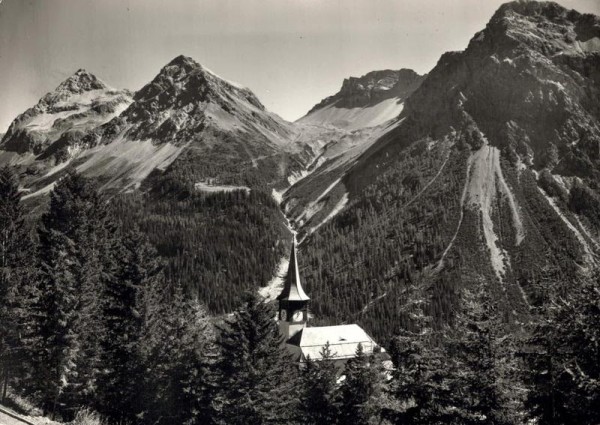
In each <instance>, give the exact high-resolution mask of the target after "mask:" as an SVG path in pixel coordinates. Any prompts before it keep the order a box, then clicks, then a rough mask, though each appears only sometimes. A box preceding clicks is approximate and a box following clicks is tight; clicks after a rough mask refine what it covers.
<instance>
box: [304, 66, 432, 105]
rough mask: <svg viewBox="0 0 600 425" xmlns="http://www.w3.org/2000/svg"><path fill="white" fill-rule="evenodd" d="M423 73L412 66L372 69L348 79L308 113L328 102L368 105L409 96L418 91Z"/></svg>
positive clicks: (329, 103)
mask: <svg viewBox="0 0 600 425" xmlns="http://www.w3.org/2000/svg"><path fill="white" fill-rule="evenodd" d="M422 79H423V76H421V75H419V74H417V73H416V72H415V71H413V70H412V69H400V70H391V69H386V70H380V71H371V72H369V73H367V74H365V75H363V76H362V77H349V78H346V79H344V82H343V83H342V88H341V89H340V91H339V92H338V93H336V94H335V95H333V96H330V97H327V98H325V99H323V100H322V101H321V102H320V103H319V104H317V105H315V106H314V107H313V108H312V109H311V110H310V111H309V112H308V113H309V114H310V113H311V112H314V111H316V110H318V109H321V108H323V107H325V106H327V105H331V104H335V106H336V107H338V108H357V107H365V106H370V105H373V104H376V103H378V102H381V101H382V100H385V99H390V98H394V97H406V96H407V95H409V94H410V93H412V91H414V90H415V89H416V88H417V87H418V86H419V84H420V82H421V81H422Z"/></svg>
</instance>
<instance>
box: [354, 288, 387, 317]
mask: <svg viewBox="0 0 600 425" xmlns="http://www.w3.org/2000/svg"><path fill="white" fill-rule="evenodd" d="M386 296H387V292H384V293H383V294H381V295H379V296H378V297H376V298H373V299H372V300H371V301H369V302H368V303H367V304H366V305H365V306H364V307H363V308H362V310H361V311H360V312H359V313H358V315H359V316H361V315H363V314H365V313H366V312H367V311H368V310H369V309H370V308H371V307H372V306H373V304H375V303H376V302H377V301H379V300H382V299H383V298H385V297H386Z"/></svg>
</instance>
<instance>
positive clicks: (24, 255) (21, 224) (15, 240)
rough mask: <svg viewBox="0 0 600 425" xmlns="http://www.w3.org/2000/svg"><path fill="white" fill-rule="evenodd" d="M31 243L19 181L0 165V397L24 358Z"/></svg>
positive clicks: (4, 392)
mask: <svg viewBox="0 0 600 425" xmlns="http://www.w3.org/2000/svg"><path fill="white" fill-rule="evenodd" d="M31 256H32V243H31V240H30V238H29V231H28V229H27V227H26V226H25V220H24V211H23V207H22V205H21V194H20V193H19V184H18V180H17V177H16V175H15V174H14V172H13V170H12V169H10V168H8V167H4V168H2V169H0V377H1V378H2V380H1V381H0V400H1V401H4V399H5V397H6V391H7V387H8V383H9V379H10V378H11V376H14V375H15V372H16V369H17V368H18V366H19V364H22V363H23V360H24V351H23V348H24V347H23V345H24V340H23V338H24V336H25V334H26V331H27V327H28V326H27V322H26V312H27V309H26V307H27V305H26V303H27V301H28V295H29V291H27V288H26V285H27V280H28V279H26V277H27V275H28V274H31V273H30V272H31V270H30V268H29V267H28V265H29V264H30V262H31V260H32V258H31Z"/></svg>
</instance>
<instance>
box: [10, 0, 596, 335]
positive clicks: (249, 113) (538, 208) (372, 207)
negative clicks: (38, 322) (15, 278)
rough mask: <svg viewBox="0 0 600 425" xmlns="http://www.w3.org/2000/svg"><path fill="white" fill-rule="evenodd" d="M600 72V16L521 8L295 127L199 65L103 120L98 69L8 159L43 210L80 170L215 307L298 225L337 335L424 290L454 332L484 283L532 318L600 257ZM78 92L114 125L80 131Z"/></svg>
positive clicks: (262, 266) (311, 284) (384, 74)
mask: <svg viewBox="0 0 600 425" xmlns="http://www.w3.org/2000/svg"><path fill="white" fill-rule="evenodd" d="M598 69H600V21H599V18H598V17H596V16H593V15H585V14H580V13H578V12H576V11H572V10H567V9H565V8H563V7H561V6H559V5H557V4H555V3H538V2H532V1H529V2H520V1H517V2H512V3H507V4H505V5H503V6H502V7H500V8H499V10H498V11H497V12H496V13H495V14H494V16H493V17H492V18H491V20H490V21H489V23H488V24H487V26H486V27H485V28H484V29H483V30H482V31H480V32H478V33H477V34H475V35H474V37H473V38H472V40H471V41H470V43H469V44H468V46H467V47H466V49H465V50H464V51H461V52H449V53H446V54H444V55H442V57H441V58H440V60H439V61H438V63H437V64H436V66H435V67H434V69H433V70H431V72H430V73H428V74H427V75H425V76H419V75H418V74H416V73H415V72H413V71H410V70H406V69H403V70H400V71H389V70H384V71H374V72H371V73H368V74H367V75H365V76H363V77H360V78H350V79H347V80H345V81H344V83H343V85H342V89H341V90H340V92H339V93H337V94H335V95H333V96H331V97H328V98H326V99H324V100H323V101H322V102H320V103H319V104H318V105H316V106H315V107H314V108H312V109H311V111H310V112H309V113H308V114H307V115H306V116H305V117H303V118H301V119H300V120H298V121H297V122H296V123H289V122H286V121H284V120H282V119H281V118H280V117H278V116H277V115H275V114H273V113H271V112H269V111H267V110H266V109H265V108H264V106H263V105H262V104H261V102H260V101H259V100H258V99H257V98H256V96H255V95H254V94H253V93H252V92H251V91H250V90H249V89H247V88H244V87H242V86H240V85H238V84H236V83H232V82H229V81H227V80H225V79H223V78H221V77H218V76H216V75H215V74H214V73H212V72H211V71H209V70H208V69H206V68H205V67H203V66H202V65H200V64H199V63H197V62H195V61H194V60H193V59H191V58H188V57H185V56H179V57H177V58H175V59H174V60H173V61H171V62H170V63H169V64H167V65H166V66H165V67H163V68H162V69H161V70H160V71H159V73H158V74H157V75H156V77H155V78H154V79H153V80H152V81H151V82H149V83H148V84H147V85H145V86H144V87H143V88H142V89H140V90H139V91H138V92H136V93H134V94H129V100H128V103H127V105H124V104H123V105H121V104H119V105H120V108H122V110H115V111H113V112H105V113H104V115H102V118H101V119H100V116H97V115H95V114H96V112H90V111H91V110H92V109H93V108H92V107H91V106H89V105H92V104H93V101H89V103H86V102H84V101H83V100H81V97H85V96H91V94H90V93H95V95H98V94H101V93H104V94H102V96H100V98H101V99H106V98H107V96H108V95H107V94H106V93H108V92H110V93H112V92H113V91H110V89H107V88H105V85H104V84H103V83H101V82H99V80H97V79H96V78H95V77H93V76H91V75H89V74H88V73H85V72H83V71H82V72H79V73H78V74H80V75H79V76H77V74H76V75H75V76H74V77H72V78H74V80H73V81H71V82H69V80H67V82H65V83H63V84H62V85H61V86H60V87H59V89H57V91H56V92H53V93H51V94H49V95H47V96H45V97H44V98H43V99H42V100H40V103H39V105H40V106H39V107H38V105H36V107H34V108H32V109H31V110H30V111H31V112H30V111H28V112H26V113H25V114H23V115H22V116H20V117H19V118H17V120H15V122H14V123H13V124H12V125H11V128H10V130H9V132H8V133H7V134H6V135H5V136H4V138H3V139H2V142H1V146H0V148H1V150H2V151H1V152H0V163H12V164H15V165H17V166H18V167H20V171H21V176H22V182H23V186H24V188H23V189H24V190H25V191H28V192H29V193H28V194H27V196H26V202H30V203H34V202H41V201H40V200H42V199H45V197H43V196H41V195H43V194H44V193H47V192H48V191H49V190H50V189H51V188H52V187H53V184H54V183H55V181H56V180H57V179H59V178H60V177H61V176H62V175H63V174H64V173H65V172H66V170H67V169H68V168H69V167H74V168H75V169H77V170H78V171H80V172H81V173H83V174H84V175H86V176H89V177H92V178H94V179H95V180H97V181H98V183H99V184H100V185H101V187H102V189H103V190H105V191H107V192H110V193H111V194H113V195H115V196H114V198H113V200H114V201H113V202H114V205H115V208H116V209H117V210H118V212H119V215H120V219H121V220H122V221H123V222H124V223H126V224H127V225H128V226H139V227H140V228H141V229H142V230H143V231H144V232H146V233H147V234H148V235H149V236H150V238H151V240H152V242H153V243H154V244H155V245H157V248H158V250H159V253H160V254H161V256H162V257H163V258H165V259H166V262H167V269H168V273H167V274H168V276H169V279H172V280H173V281H177V282H182V283H183V284H184V286H186V288H187V289H190V290H191V291H195V292H197V293H198V294H199V295H200V298H201V299H202V300H204V301H205V302H206V304H207V305H208V306H209V308H210V310H211V311H212V312H213V313H215V312H216V313H223V312H227V311H231V309H232V308H234V307H235V306H236V305H237V303H238V302H239V294H240V292H239V291H232V289H233V288H235V289H243V290H246V289H253V288H256V287H258V286H261V285H264V284H265V283H266V282H267V281H269V280H270V278H271V277H272V275H273V273H274V271H275V269H276V266H277V264H278V262H281V261H283V260H285V258H284V256H285V254H286V251H287V249H286V244H287V243H288V239H289V237H290V232H289V229H288V227H287V224H288V223H287V222H286V220H285V219H286V218H287V219H288V220H289V225H290V226H291V227H292V228H294V230H296V231H297V232H298V235H299V239H300V240H301V241H302V243H301V245H300V247H301V251H300V256H299V261H300V263H301V264H300V267H301V269H302V274H303V275H304V277H305V280H306V283H307V288H308V291H310V292H311V294H313V300H314V301H313V304H312V308H313V311H314V314H315V317H318V318H319V319H318V320H320V321H322V323H339V322H344V321H359V322H361V324H363V325H365V327H366V328H368V329H369V331H370V332H372V333H373V334H374V336H375V337H376V338H377V339H381V340H382V341H384V340H385V338H386V337H387V336H389V335H391V334H392V333H394V331H395V330H398V329H400V328H402V327H406V326H408V324H409V323H410V319H409V316H408V315H407V313H406V312H405V311H404V310H403V309H402V305H403V303H404V302H405V301H406V300H407V299H409V298H411V299H414V297H415V293H416V294H417V295H418V297H421V298H423V299H425V300H426V301H429V302H428V303H427V306H428V307H427V308H428V309H429V313H431V314H432V315H433V317H434V319H435V324H436V325H438V326H442V325H443V324H444V323H447V322H448V321H451V320H452V315H453V312H454V311H456V309H457V308H458V307H459V306H460V303H461V299H460V296H459V294H460V291H461V289H463V288H481V287H482V286H485V288H486V289H487V290H488V292H490V293H491V294H492V295H493V297H494V299H496V300H498V301H499V302H500V304H501V305H502V308H503V310H504V311H503V313H504V315H505V319H506V321H507V322H509V323H518V322H522V321H525V320H526V319H527V318H528V317H529V313H530V311H531V307H534V306H537V305H539V304H540V303H542V302H543V300H544V299H545V295H544V282H546V281H548V280H553V281H554V280H559V281H561V282H562V284H563V285H564V290H565V291H567V292H568V290H569V288H570V287H572V285H575V284H576V282H577V281H578V279H579V278H580V277H582V276H585V275H587V274H589V273H591V270H592V269H593V267H595V266H596V265H597V264H598V261H599V258H600V257H599V255H600V219H599V218H598V211H600V186H599V184H598V181H600V180H599V177H600V175H599V173H600V105H599V104H598V98H600V96H599V95H600V93H599V90H600V85H599V84H600V74H599V72H598ZM123 93H125V92H123ZM115 96H116V95H115ZM123 96H124V95H123ZM44 99H46V100H44ZM54 99H56V100H54ZM65 99H71V100H69V102H70V103H69V104H68V105H71V106H69V107H72V108H80V109H81V110H82V111H86V112H85V113H87V114H90V116H94V117H95V118H96V119H95V120H94V124H93V125H92V124H90V125H89V127H86V128H84V129H83V130H81V131H80V132H77V133H76V134H77V136H76V137H75V136H69V137H66V136H63V135H64V134H69V135H71V134H74V133H75V130H76V128H77V124H76V123H78V122H79V121H77V120H76V116H77V115H78V114H73V115H74V116H73V118H70V117H71V115H69V116H66V118H67V119H66V120H65V121H64V123H63V121H61V120H60V119H54V116H55V115H56V114H61V113H62V112H64V111H62V109H61V108H64V107H66V106H65V105H67V104H66V103H65V104H63V103H64V102H66V100H65ZM77 99H79V100H77ZM61 102H63V103H61ZM57 105H58V106H57ZM68 105H67V106H68ZM73 105H76V106H73ZM85 105H88V106H89V107H88V106H85ZM36 108H37V109H36ZM85 108H87V109H85ZM69 111H70V109H69ZM107 111H108V110H107ZM110 114H112V116H109V115H110ZM49 115H51V116H52V117H50V118H48V116H49ZM86 116H87V115H86ZM39 117H43V119H44V120H47V121H48V122H51V123H52V125H50V126H47V127H48V128H45V129H43V131H42V130H36V132H33V129H34V128H37V127H40V125H34V126H32V125H30V124H31V122H33V123H34V124H35V123H38V122H42V121H41V120H42V119H41V118H39ZM63 118H64V117H63ZM36 120H38V121H36ZM88 121H90V122H91V121H92V120H91V119H90V120H88ZM44 122H46V121H44ZM55 122H56V124H55ZM86 122H87V121H86ZM81 128H83V127H81ZM59 133H60V134H59ZM19 134H21V136H18V137H17V135H19ZM63 139H64V140H63ZM59 141H61V142H60V143H59ZM279 203H281V207H282V208H283V212H284V214H285V217H284V216H283V215H282V214H281V210H280V209H279Z"/></svg>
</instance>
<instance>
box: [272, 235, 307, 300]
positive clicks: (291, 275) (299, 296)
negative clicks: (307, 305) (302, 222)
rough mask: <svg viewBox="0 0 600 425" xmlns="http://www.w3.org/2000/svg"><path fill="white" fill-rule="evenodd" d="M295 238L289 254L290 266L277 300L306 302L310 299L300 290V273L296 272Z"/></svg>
mask: <svg viewBox="0 0 600 425" xmlns="http://www.w3.org/2000/svg"><path fill="white" fill-rule="evenodd" d="M296 249H297V248H296V237H294V240H293V241H292V252H291V253H290V265H289V266H288V272H287V275H286V277H285V282H284V285H283V290H282V291H281V294H279V296H278V297H277V299H278V300H280V301H281V300H285V301H308V300H310V298H309V297H308V295H306V293H305V292H304V289H302V283H300V272H299V271H298V258H297V256H296Z"/></svg>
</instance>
